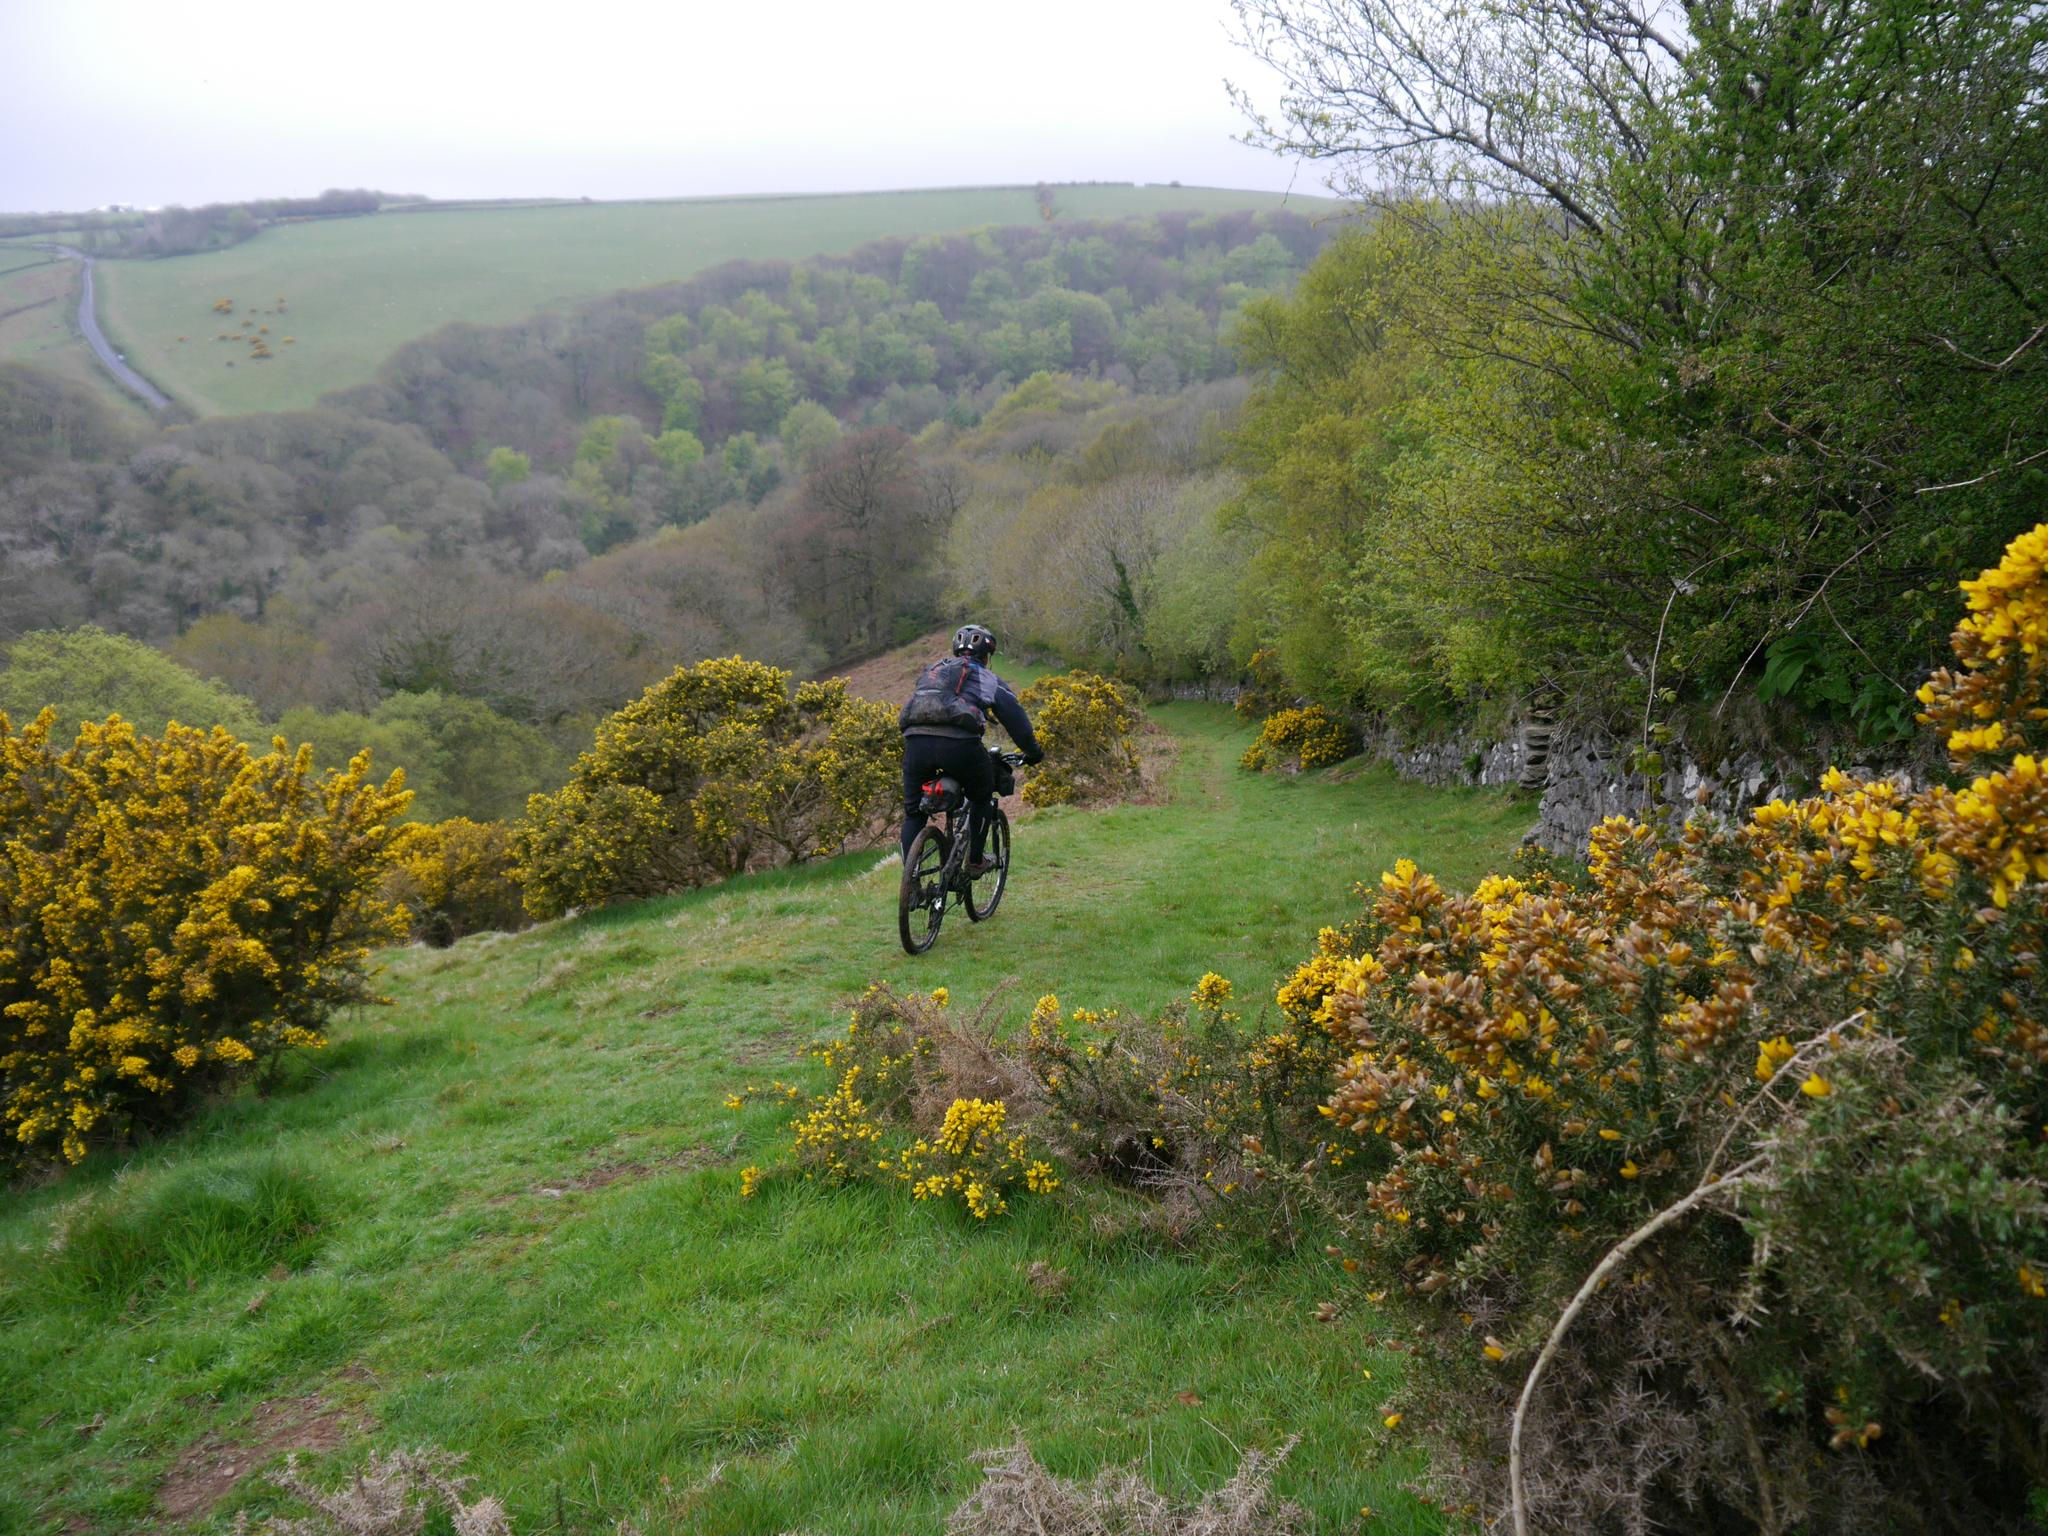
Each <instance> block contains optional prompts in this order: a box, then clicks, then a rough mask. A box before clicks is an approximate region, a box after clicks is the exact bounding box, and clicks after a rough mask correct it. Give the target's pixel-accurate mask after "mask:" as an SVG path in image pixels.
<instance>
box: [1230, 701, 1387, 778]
mask: <svg viewBox="0 0 2048 1536" xmlns="http://www.w3.org/2000/svg"><path fill="white" fill-rule="evenodd" d="M1357 751H1358V733H1357V732H1356V731H1354V730H1352V728H1351V727H1350V726H1349V725H1346V724H1345V723H1344V722H1343V721H1342V720H1339V719H1338V718H1337V717H1336V716H1334V715H1332V714H1331V713H1330V712H1329V711H1328V710H1326V709H1324V708H1323V707H1322V706H1321V705H1320V704H1304V705H1302V706H1300V707H1299V708H1296V709H1283V710H1280V711H1279V712H1278V713H1277V714H1273V715H1269V716H1267V718H1266V723H1265V725H1264V726H1262V727H1261V728H1260V730H1259V739H1258V740H1257V741H1255V742H1253V743H1252V744H1251V745H1250V746H1249V747H1246V748H1245V751H1244V757H1243V758H1242V759H1241V760H1240V766H1241V767H1244V768H1246V769H1249V770H1251V771H1252V772H1254V773H1257V772H1262V771H1265V770H1269V769H1280V770H1283V771H1288V772H1294V771H1303V772H1305V771H1307V770H1308V769H1311V768H1327V767H1329V766H1330V764H1332V763H1341V762H1343V761H1344V759H1345V758H1347V757H1350V756H1351V755H1352V754H1353V753H1355V752H1357Z"/></svg>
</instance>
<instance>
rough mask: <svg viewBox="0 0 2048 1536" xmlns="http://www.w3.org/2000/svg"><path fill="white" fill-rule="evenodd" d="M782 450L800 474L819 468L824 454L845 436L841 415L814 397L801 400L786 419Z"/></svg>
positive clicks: (781, 430) (782, 430) (783, 427)
mask: <svg viewBox="0 0 2048 1536" xmlns="http://www.w3.org/2000/svg"><path fill="white" fill-rule="evenodd" d="M778 435H779V436H780V437H781V439H782V451H783V453H784V455H785V456H786V457H787V458H788V460H789V462H790V464H791V466H792V467H794V468H795V469H796V470H797V471H798V472H799V473H803V472H807V471H809V470H811V469H813V468H815V467H816V465H817V461H818V459H819V457H820V456H821V455H823V454H824V453H825V452H826V451H827V450H829V449H830V448H831V447H832V445H833V444H835V443H837V442H838V441H839V439H840V438H841V437H842V436H844V435H845V434H844V430H843V429H842V428H841V427H840V425H839V418H838V417H836V416H834V415H833V414H832V413H831V412H830V411H828V410H826V409H825V407H823V406H822V405H819V404H818V403H817V402H816V401H814V400H799V401H798V402H797V403H796V404H795V405H793V406H791V407H790V408H789V414H788V415H786V416H784V417H783V418H782V426H781V429H780V432H779V434H778Z"/></svg>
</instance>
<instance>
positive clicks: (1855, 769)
mask: <svg viewBox="0 0 2048 1536" xmlns="http://www.w3.org/2000/svg"><path fill="white" fill-rule="evenodd" d="M1831 745H1832V746H1833V747H1834V748H1835V750H1831V749H1830V745H1823V744H1821V743H1818V742H1815V741H1811V740H1802V741H1798V742H1788V743H1786V744H1785V745H1784V746H1782V747H1780V748H1779V749H1777V750H1775V751H1771V752H1765V751H1763V750H1761V749H1756V750H1748V751H1743V752H1738V753H1735V754H1733V755H1731V756H1729V757H1727V758H1725V759H1723V760H1720V761H1717V762H1713V763H1708V762H1704V761H1702V760H1700V759H1698V758H1695V757H1691V756H1688V755H1686V754H1685V753H1684V752H1682V751H1672V750H1667V751H1666V753H1665V757H1666V759H1667V760H1668V761H1669V763H1670V767H1669V768H1668V769H1667V770H1666V771H1665V774H1664V784H1663V802H1664V804H1665V806H1666V807H1668V808H1669V809H1668V813H1669V814H1670V815H1672V816H1673V817H1681V816H1685V815H1689V814H1691V813H1692V811H1693V810H1694V809H1699V810H1704V811H1705V812H1706V813H1707V814H1708V815H1710V816H1714V817H1717V818H1720V819H1725V820H1736V819H1739V818H1741V817H1743V816H1746V815H1747V814H1748V813H1749V811H1750V810H1751V809H1752V808H1754V807H1755V806H1757V805H1760V804H1763V803H1764V802H1766V801H1769V800H1774V799H1780V798H1789V797H1794V796H1798V795H1803V794H1807V793H1810V792H1811V791H1812V789H1813V786H1814V785H1815V783H1816V782H1817V781H1818V780H1819V778H1820V775H1821V773H1822V771H1823V770H1824V769H1825V768H1826V766H1827V764H1828V763H1829V762H1830V761H1836V762H1840V763H1841V764H1842V766H1843V767H1845V768H1846V769H1848V770H1849V771H1850V772H1852V773H1854V774H1856V775H1858V776H1859V777H1870V778H1876V777H1885V778H1890V779H1893V780H1895V781H1896V782H1898V783H1899V784H1901V785H1902V786H1904V787H1907V788H1917V787H1918V786H1919V785H1921V784H1923V783H1925V782H1927V780H1928V778H1929V776H1930V773H1931V765H1930V764H1928V763H1925V762H1921V761H1915V760H1913V759H1910V758H1908V757H1907V756H1905V755H1904V754H1903V753H1895V754H1891V755H1885V754H1875V753H1868V752H1843V751H1841V750H1839V745H1840V744H1839V743H1836V744H1831ZM1633 746H1634V743H1633V742H1630V741H1626V740H1619V739H1617V738H1615V737H1613V736H1609V735H1605V734H1594V733H1592V732H1587V731H1584V730H1572V729H1559V730H1555V731H1553V730H1552V728H1551V727H1550V725H1549V724H1548V722H1545V721H1540V720H1534V721H1524V722H1522V723H1521V724H1520V725H1519V726H1518V727H1517V728H1516V729H1515V730H1514V731H1513V732H1512V733H1511V734H1510V735H1508V736H1507V737H1505V738H1481V737H1479V736H1477V735H1461V736H1454V737H1450V738H1446V739H1442V740H1435V741H1427V742H1411V741H1404V740H1403V739H1401V738H1400V737H1399V736H1398V735H1397V734H1395V733H1391V732H1385V731H1382V732H1378V733H1368V734H1367V737H1366V751H1367V752H1368V753H1370V754H1372V755H1373V756H1376V757H1378V758H1380V759H1382V760H1383V761H1385V762H1387V763H1390V764H1391V765H1392V766H1393V768H1394V771H1395V772H1396V773H1399V774H1400V775H1401V776H1402V777H1403V778H1410V779H1417V780H1420V781H1421V782H1423V783H1425V784H1437V785H1454V784H1491V785H1520V786H1522V787H1524V788H1527V789H1530V790H1532V791H1533V790H1535V789H1536V788H1537V787H1538V786H1539V785H1540V787H1541V793H1542V798H1541V799H1540V800H1539V801H1538V802H1537V806H1536V823H1535V825H1534V826H1533V827H1531V828H1530V829H1529V832H1528V840H1529V841H1531V842H1534V843H1538V844H1540V845H1541V846H1543V847H1545V848H1548V849H1550V850H1552V851H1553V852H1557V853H1583V852H1585V849H1586V840H1587V838H1588V837H1589V836H1590V835H1591V833H1592V830H1593V828H1595V827H1596V826H1598V825H1599V824H1600V823H1601V822H1602V821H1604V820H1606V819H1607V818H1608V817H1609V816H1638V817H1640V816H1642V815H1644V814H1645V813H1646V812H1648V811H1649V809H1650V807H1651V804H1652V801H1651V796H1650V785H1649V781H1648V780H1647V779H1645V778H1644V777H1643V776H1642V775H1640V774H1634V773H1630V772H1628V771H1627V768H1626V766H1625V765H1626V763H1627V761H1628V758H1629V755H1630V752H1631V749H1632V747H1633Z"/></svg>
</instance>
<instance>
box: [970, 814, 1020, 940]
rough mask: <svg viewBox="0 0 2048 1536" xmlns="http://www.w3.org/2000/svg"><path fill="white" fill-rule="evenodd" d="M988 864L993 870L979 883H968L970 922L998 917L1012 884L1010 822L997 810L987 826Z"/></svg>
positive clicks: (974, 881) (976, 881) (971, 881)
mask: <svg viewBox="0 0 2048 1536" xmlns="http://www.w3.org/2000/svg"><path fill="white" fill-rule="evenodd" d="M988 860H989V863H990V865H991V866H992V867H991V868H990V869H989V871H988V873H986V874H984V875H983V876H982V877H981V878H980V879H979V880H970V881H969V882H968V883H967V920H968V921H969V922H971V923H979V922H984V921H986V920H987V919H989V918H991V917H994V916H995V914H996V903H997V902H999V901H1001V900H1002V899H1003V892H1004V890H1005V889H1007V888H1008V886H1009V884H1010V818H1009V817H1007V816H1005V815H1004V814H1003V808H1002V807H1001V806H1000V805H999V806H997V807H996V816H995V820H994V821H992V822H990V823H989V825H988Z"/></svg>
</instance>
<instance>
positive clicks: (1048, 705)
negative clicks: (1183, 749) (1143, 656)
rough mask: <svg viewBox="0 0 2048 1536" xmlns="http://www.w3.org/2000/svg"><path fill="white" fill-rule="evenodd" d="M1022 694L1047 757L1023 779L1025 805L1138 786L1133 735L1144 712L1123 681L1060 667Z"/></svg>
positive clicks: (1113, 795)
mask: <svg viewBox="0 0 2048 1536" xmlns="http://www.w3.org/2000/svg"><path fill="white" fill-rule="evenodd" d="M1019 699H1020V701H1021V702H1022V703H1023V705H1024V707H1025V708H1026V709H1028V710H1029V711H1031V724H1032V728H1033V730H1035V731H1036V732H1037V734H1038V740H1039V745H1040V746H1042V747H1043V748H1044V749H1045V761H1044V762H1043V763H1041V764H1039V765H1038V767H1037V768H1036V769H1035V770H1033V772H1032V774H1031V776H1030V778H1028V779H1027V780H1025V783H1024V801H1025V803H1026V804H1027V805H1073V804H1082V805H1088V804H1096V803H1099V802H1102V801H1106V800H1115V799H1120V798H1121V797H1123V796H1125V795H1128V794H1130V793H1131V792H1132V791H1133V790H1135V789H1136V788H1137V787H1138V782H1139V767H1138V749H1137V746H1136V743H1135V742H1134V740H1133V737H1134V736H1135V734H1136V732H1137V729H1138V727H1139V726H1140V725H1141V724H1143V723H1144V719H1145V715H1144V711H1143V710H1142V709H1141V708H1140V707H1139V705H1138V700H1137V698H1136V697H1135V696H1134V695H1133V694H1132V693H1131V691H1130V690H1129V689H1128V688H1126V687H1124V686H1123V684H1121V683H1118V682H1113V681H1112V680H1110V679H1109V678H1106V677H1102V676H1099V675H1098V674H1096V673H1093V672H1062V673H1060V674H1059V675H1058V676H1056V677H1046V678H1041V679H1039V680H1038V681H1037V682H1035V683H1033V684H1032V685H1031V686H1030V687H1029V688H1026V689H1025V690H1024V692H1023V693H1022V694H1021V695H1019Z"/></svg>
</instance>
